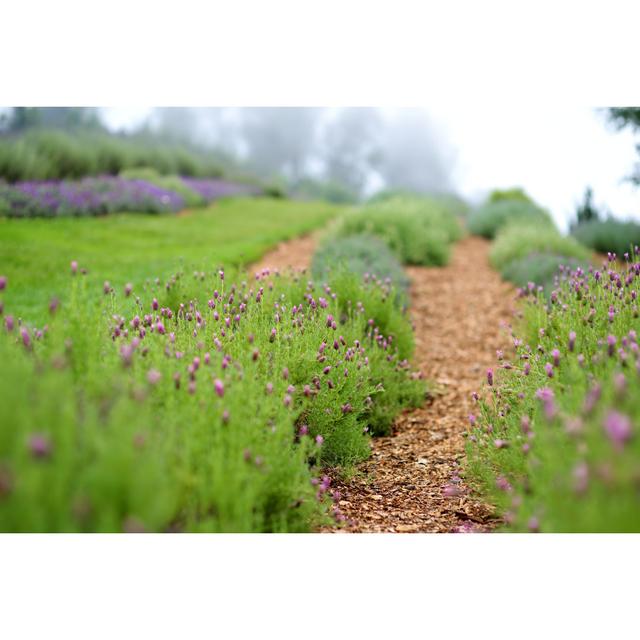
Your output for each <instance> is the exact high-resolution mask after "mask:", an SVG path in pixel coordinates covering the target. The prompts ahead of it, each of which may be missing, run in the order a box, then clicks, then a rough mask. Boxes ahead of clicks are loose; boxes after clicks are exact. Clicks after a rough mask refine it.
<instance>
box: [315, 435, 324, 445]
mask: <svg viewBox="0 0 640 640" xmlns="http://www.w3.org/2000/svg"><path fill="white" fill-rule="evenodd" d="M323 442H324V438H323V437H322V436H321V435H320V434H318V435H317V436H316V444H318V445H321V444H322V443H323Z"/></svg>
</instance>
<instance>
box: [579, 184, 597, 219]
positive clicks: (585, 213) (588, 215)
mask: <svg viewBox="0 0 640 640" xmlns="http://www.w3.org/2000/svg"><path fill="white" fill-rule="evenodd" d="M599 218H600V214H599V213H598V210H597V209H596V208H595V207H594V205H593V189H591V187H587V188H586V189H585V192H584V201H583V202H582V204H580V205H578V207H577V209H576V222H577V224H582V223H584V222H591V221H595V220H598V219H599Z"/></svg>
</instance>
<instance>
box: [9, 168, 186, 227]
mask: <svg viewBox="0 0 640 640" xmlns="http://www.w3.org/2000/svg"><path fill="white" fill-rule="evenodd" d="M0 201H2V202H3V205H2V206H0V210H4V211H5V212H6V214H7V215H9V216H12V217H18V218H28V217H36V216H43V217H56V216H96V215H104V214H107V213H117V212H120V211H135V212H141V213H163V212H170V211H179V210H180V209H182V208H183V207H184V200H183V198H182V197H181V196H180V195H178V194H177V193H174V192H173V191H168V190H166V189H162V188H161V187H158V186H156V185H154V184H151V183H149V182H145V181H144V180H125V179H123V178H111V177H101V178H84V179H83V180H80V181H78V182H57V181H54V180H50V181H46V182H18V183H17V184H15V185H12V186H9V185H4V186H2V185H0Z"/></svg>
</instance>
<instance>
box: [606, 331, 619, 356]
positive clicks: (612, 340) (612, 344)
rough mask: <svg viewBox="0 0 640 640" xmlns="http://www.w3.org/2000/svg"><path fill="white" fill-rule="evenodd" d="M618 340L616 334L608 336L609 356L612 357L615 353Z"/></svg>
mask: <svg viewBox="0 0 640 640" xmlns="http://www.w3.org/2000/svg"><path fill="white" fill-rule="evenodd" d="M616 342H617V339H616V337H615V336H612V335H611V334H609V335H608V336H607V346H608V353H609V357H612V356H613V354H614V353H615V347H616Z"/></svg>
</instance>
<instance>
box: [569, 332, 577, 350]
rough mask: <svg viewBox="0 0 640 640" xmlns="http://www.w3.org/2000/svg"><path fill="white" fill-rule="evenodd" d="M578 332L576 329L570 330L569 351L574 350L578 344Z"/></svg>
mask: <svg viewBox="0 0 640 640" xmlns="http://www.w3.org/2000/svg"><path fill="white" fill-rule="evenodd" d="M576 337H577V336H576V332H575V331H570V332H569V351H573V349H574V348H575V346H576Z"/></svg>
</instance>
